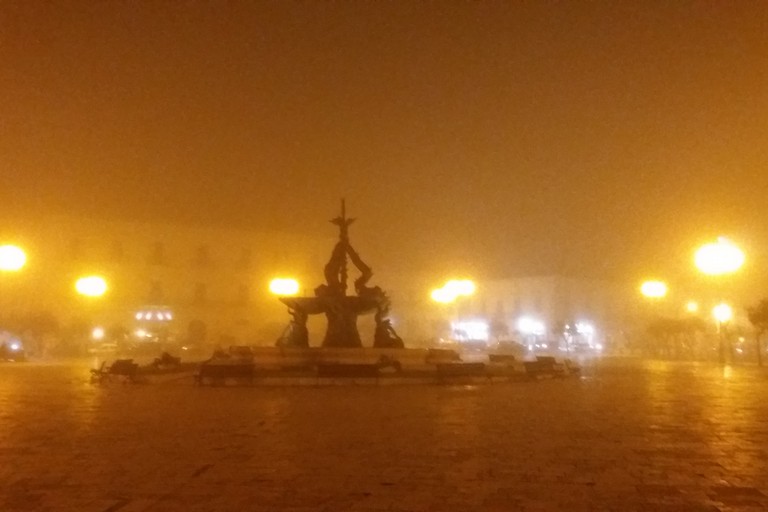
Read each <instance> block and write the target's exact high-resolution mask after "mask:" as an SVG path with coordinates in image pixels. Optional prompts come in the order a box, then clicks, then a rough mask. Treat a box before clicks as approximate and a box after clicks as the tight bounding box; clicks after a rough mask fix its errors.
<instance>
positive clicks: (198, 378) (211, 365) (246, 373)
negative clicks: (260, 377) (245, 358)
mask: <svg viewBox="0 0 768 512" xmlns="http://www.w3.org/2000/svg"><path fill="white" fill-rule="evenodd" d="M255 373H256V367H255V365H254V364H253V363H220V362H208V363H203V364H201V365H200V369H199V371H198V372H197V375H195V382H196V383H197V384H200V385H203V384H205V383H206V382H208V383H210V384H212V385H217V384H224V382H225V381H226V380H227V379H232V380H236V381H241V382H242V381H246V382H248V383H250V382H252V381H253V377H254V375H255Z"/></svg>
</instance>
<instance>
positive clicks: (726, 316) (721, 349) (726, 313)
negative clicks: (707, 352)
mask: <svg viewBox="0 0 768 512" xmlns="http://www.w3.org/2000/svg"><path fill="white" fill-rule="evenodd" d="M712 316H714V317H715V321H716V322H717V334H718V357H719V359H720V362H721V363H723V362H724V361H725V326H726V324H727V323H728V322H730V321H731V319H732V318H733V310H732V309H731V307H730V306H729V305H728V304H725V303H724V302H721V303H720V304H718V305H717V306H715V307H714V308H712Z"/></svg>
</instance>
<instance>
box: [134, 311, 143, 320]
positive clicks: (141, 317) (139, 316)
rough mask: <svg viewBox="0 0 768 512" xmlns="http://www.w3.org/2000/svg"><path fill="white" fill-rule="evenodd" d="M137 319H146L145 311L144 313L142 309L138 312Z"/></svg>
mask: <svg viewBox="0 0 768 512" xmlns="http://www.w3.org/2000/svg"><path fill="white" fill-rule="evenodd" d="M136 320H144V313H142V312H141V311H139V312H138V313H136Z"/></svg>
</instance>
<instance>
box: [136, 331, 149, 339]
mask: <svg viewBox="0 0 768 512" xmlns="http://www.w3.org/2000/svg"><path fill="white" fill-rule="evenodd" d="M148 336H149V333H147V331H145V330H144V329H136V337H138V338H146V337H148Z"/></svg>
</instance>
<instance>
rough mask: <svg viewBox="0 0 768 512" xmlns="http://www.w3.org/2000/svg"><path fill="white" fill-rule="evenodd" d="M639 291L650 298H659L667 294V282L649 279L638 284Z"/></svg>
mask: <svg viewBox="0 0 768 512" xmlns="http://www.w3.org/2000/svg"><path fill="white" fill-rule="evenodd" d="M640 293H642V294H643V295H645V296H646V297H648V298H650V299H661V298H662V297H664V296H666V295H667V284H666V283H664V282H663V281H657V280H654V279H651V280H648V281H645V282H644V283H643V284H642V285H640Z"/></svg>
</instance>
